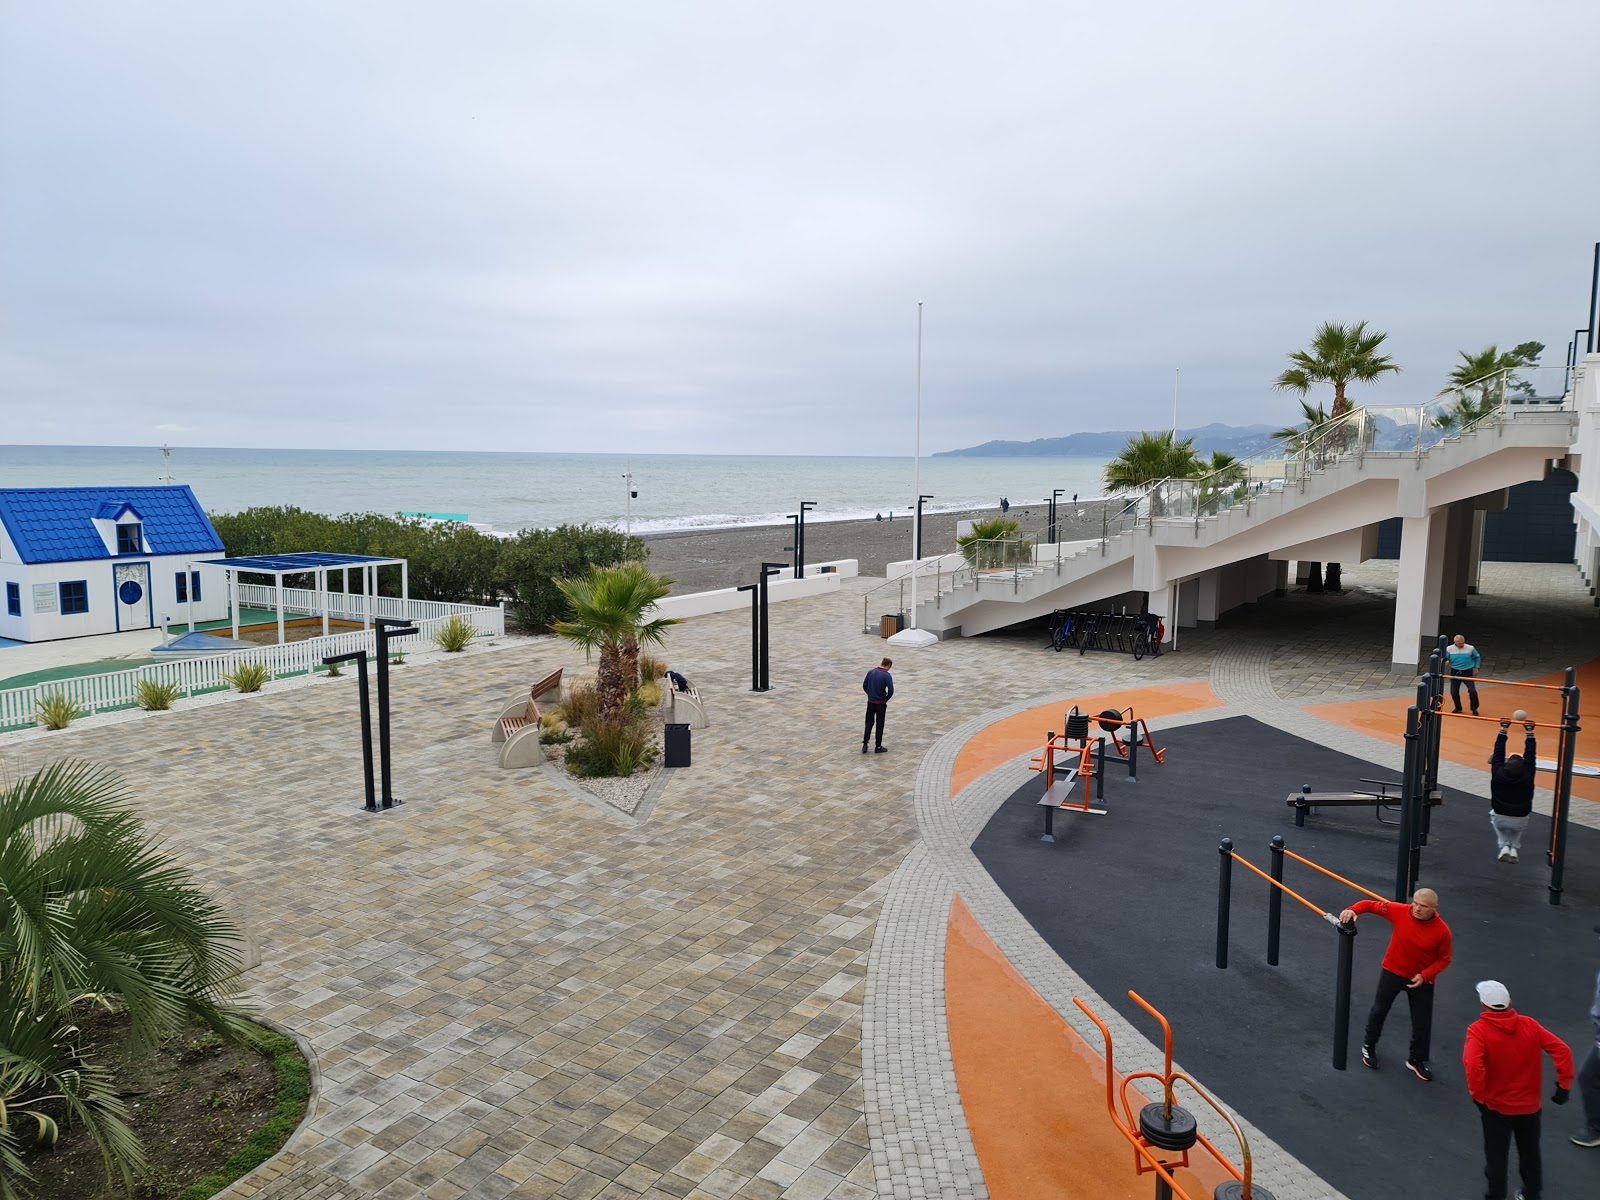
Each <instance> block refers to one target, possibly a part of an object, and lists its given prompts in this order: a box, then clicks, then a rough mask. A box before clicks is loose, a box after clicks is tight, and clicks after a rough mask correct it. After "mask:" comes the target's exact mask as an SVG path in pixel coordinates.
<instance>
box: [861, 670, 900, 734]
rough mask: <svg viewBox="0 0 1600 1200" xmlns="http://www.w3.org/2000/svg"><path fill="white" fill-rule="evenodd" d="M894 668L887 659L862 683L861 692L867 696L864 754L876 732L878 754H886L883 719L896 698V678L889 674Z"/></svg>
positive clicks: (869, 673)
mask: <svg viewBox="0 0 1600 1200" xmlns="http://www.w3.org/2000/svg"><path fill="white" fill-rule="evenodd" d="M892 666H894V663H892V662H890V661H889V660H888V659H887V658H886V659H884V660H883V663H882V665H880V666H876V667H873V668H872V670H870V671H868V672H867V677H866V678H865V679H863V680H862V681H861V690H862V691H863V692H865V693H866V694H867V727H866V729H865V730H864V731H863V732H862V734H861V753H863V754H865V753H866V752H867V743H868V742H869V741H871V740H872V736H873V733H874V731H876V733H877V741H878V751H877V752H878V753H879V754H882V753H884V748H883V718H884V714H885V713H887V712H888V710H889V701H890V700H892V699H893V698H894V676H893V675H891V674H889V668H890V667H892Z"/></svg>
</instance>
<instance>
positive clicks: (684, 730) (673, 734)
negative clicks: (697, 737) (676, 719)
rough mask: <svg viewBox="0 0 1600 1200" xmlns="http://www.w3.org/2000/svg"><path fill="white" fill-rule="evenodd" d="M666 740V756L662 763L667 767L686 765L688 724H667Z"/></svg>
mask: <svg viewBox="0 0 1600 1200" xmlns="http://www.w3.org/2000/svg"><path fill="white" fill-rule="evenodd" d="M666 742H667V746H666V754H667V756H666V760H665V761H664V762H663V763H662V765H663V766H667V767H687V766H688V765H689V726H688V725H668V726H667V732H666Z"/></svg>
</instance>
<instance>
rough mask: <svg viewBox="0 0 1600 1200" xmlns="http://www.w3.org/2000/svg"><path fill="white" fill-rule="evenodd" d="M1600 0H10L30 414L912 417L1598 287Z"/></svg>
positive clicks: (795, 442) (812, 441) (975, 430)
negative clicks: (920, 321)
mask: <svg viewBox="0 0 1600 1200" xmlns="http://www.w3.org/2000/svg"><path fill="white" fill-rule="evenodd" d="M1595 16H1596V10H1595V6H1594V4H1593V0H1581V2H1579V0H1574V2H1573V3H1538V2H1537V0H1535V2H1534V3H1528V4H1522V5H1517V6H1510V5H1507V4H1505V3H1503V2H1501V3H1495V4H1490V3H1470V2H1467V3H1463V2H1461V0H1454V2H1451V3H1448V4H1447V3H1443V2H1436V3H1395V2H1393V0H1389V2H1387V3H1360V2H1350V0H1345V2H1342V3H1339V4H1337V5H1327V4H1319V5H1312V4H1303V3H1292V2H1285V0H1271V2H1267V3H1258V4H1238V3H1226V2H1219V3H1213V4H1206V5H1200V4H1195V3H1193V2H1192V0H1189V2H1184V3H1166V2H1152V0H1146V2H1145V3H1141V4H1138V5H1111V4H1104V3H1095V4H1081V3H1078V4H1068V3H1060V2H1056V3H1048V2H1044V0H1040V2H1038V3H1031V4H1019V3H997V2H995V0H988V2H987V3H983V4H975V3H971V2H970V0H969V2H966V3H960V4H956V3H929V2H921V3H894V4H889V3H872V2H871V0H852V2H850V3H820V2H817V0H812V2H810V3H806V4H782V5H780V4H777V3H763V2H760V0H737V2H733V0H730V2H726V3H694V2H682V3H662V2H660V0H654V2H646V0H632V2H628V3H623V2H609V3H608V2H602V0H583V2H581V3H562V4H556V3H536V2H532V0H523V2H505V3H488V2H482V0H448V2H445V0H434V2H431V3H412V2H397V0H370V2H354V0H315V2H298V0H271V2H270V3H265V2H256V0H228V2H227V3H217V2H216V0H196V2H194V3H174V2H170V0H141V2H140V3H136V4H130V3H124V2H122V0H101V2H100V3H85V2H81V0H50V2H49V3H43V2H35V0H0V396H3V414H4V428H3V431H0V440H4V441H8V442H14V443H34V442H38V443H94V444H135V445H144V444H154V443H159V442H162V441H170V442H172V443H173V444H175V445H194V446H329V447H374V448H376V447H390V448H400V449H407V448H416V449H466V450H612V449H615V450H623V451H630V452H642V451H652V450H655V451H682V452H730V453H783V452H789V453H819V454H878V453H900V452H903V451H907V450H908V449H909V445H910V436H911V433H910V426H911V415H912V409H913V398H914V369H915V352H916V305H917V302H918V301H919V300H922V301H925V302H926V317H925V320H926V327H925V346H924V360H923V361H924V385H923V402H924V419H923V446H924V449H925V450H937V449H947V448H952V447H956V446H962V445H969V444H972V443H975V442H981V441H984V440H987V439H989V438H992V437H1004V438H1022V439H1027V438H1034V437H1043V436H1054V435H1060V434H1065V433H1070V432H1073V431H1075V430H1080V429H1106V428H1130V427H1148V428H1159V427H1162V426H1164V425H1166V424H1167V423H1168V422H1169V421H1170V419H1171V405H1172V384H1173V369H1174V368H1175V367H1180V368H1182V393H1181V405H1182V412H1181V421H1182V423H1183V424H1185V425H1190V424H1200V423H1202V422H1204V421H1209V420H1221V421H1227V422H1231V423H1247V422H1256V421H1268V422H1274V423H1279V424H1282V423H1287V421H1288V419H1289V418H1290V417H1291V416H1292V415H1293V414H1294V413H1295V411H1296V406H1295V404H1294V402H1293V400H1292V399H1290V398H1288V397H1285V396H1283V395H1281V394H1278V393H1275V392H1273V391H1272V389H1271V386H1270V384H1271V381H1272V379H1273V377H1274V376H1275V375H1276V374H1277V372H1278V371H1279V370H1281V369H1282V367H1283V366H1284V356H1285V354H1286V353H1287V352H1288V351H1289V350H1291V349H1295V348H1297V347H1299V346H1300V345H1302V344H1304V342H1305V341H1306V340H1307V339H1308V338H1309V336H1310V335H1311V333H1312V332H1313V330H1314V329H1315V327H1316V325H1317V324H1318V323H1319V322H1320V321H1322V320H1325V319H1329V318H1333V319H1339V320H1355V319H1361V318H1365V319H1367V320H1368V321H1370V322H1371V323H1372V324H1373V325H1375V326H1376V327H1377V328H1379V329H1384V330H1387V331H1388V332H1389V334H1390V345H1391V348H1392V353H1393V354H1394V355H1395V357H1396V358H1397V360H1398V361H1399V362H1400V363H1401V365H1402V366H1403V367H1404V368H1405V373H1404V374H1403V375H1401V376H1400V377H1398V378H1396V379H1393V380H1391V381H1388V382H1385V383H1383V384H1382V385H1379V386H1377V387H1374V388H1370V389H1366V390H1364V391H1361V392H1359V393H1357V399H1358V401H1360V400H1371V401H1372V402H1373V403H1382V402H1404V401H1411V400H1415V399H1421V398H1426V397H1429V396H1431V395H1433V393H1434V392H1436V391H1437V390H1438V388H1439V387H1440V385H1441V383H1442V378H1443V376H1444V375H1445V374H1446V373H1447V372H1448V370H1449V369H1450V367H1451V365H1452V363H1453V361H1454V359H1455V357H1456V353H1457V351H1459V350H1462V349H1478V348H1481V347H1482V346H1484V345H1486V344H1487V343H1489V342H1498V343H1500V344H1501V345H1502V346H1509V345H1511V344H1514V343H1516V342H1519V341H1523V340H1527V339H1537V340H1539V341H1543V342H1545V343H1547V344H1548V346H1549V349H1548V350H1547V352H1546V355H1545V360H1544V361H1545V362H1547V363H1551V362H1553V363H1555V364H1557V365H1560V364H1561V362H1562V361H1563V359H1564V356H1565V349H1566V344H1567V341H1568V339H1569V338H1571V336H1572V331H1573V329H1574V328H1575V327H1577V326H1580V325H1584V324H1586V322H1587V320H1588V304H1589V278H1590V263H1591V256H1592V253H1593V245H1594V242H1595V241H1596V239H1597V238H1600V209H1597V207H1596V197H1597V196H1600V156H1597V155H1596V154H1595V153H1594V146H1595V144H1596V138H1597V136H1600V135H1597V134H1596V133H1595V130H1596V128H1597V126H1596V121H1597V120H1600V83H1597V80H1600V61H1597V58H1596V50H1595V47H1596V40H1595Z"/></svg>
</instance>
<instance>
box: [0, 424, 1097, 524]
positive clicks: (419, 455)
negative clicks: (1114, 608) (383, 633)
mask: <svg viewBox="0 0 1600 1200" xmlns="http://www.w3.org/2000/svg"><path fill="white" fill-rule="evenodd" d="M170 469H171V473H172V479H173V481H174V482H176V483H186V484H188V485H190V486H191V487H192V488H194V492H195V495H196V496H198V497H199V499H200V503H201V504H203V505H204V506H205V508H206V510H207V511H208V512H213V513H228V512H237V511H239V510H240V509H244V508H250V507H252V506H256V505H278V504H285V505H295V506H296V507H299V508H304V509H308V510H310V511H312V512H322V513H347V512H380V513H398V512H424V513H450V514H458V515H464V516H466V517H467V518H468V519H470V520H472V521H475V522H484V523H486V524H488V525H489V526H491V527H492V528H494V529H497V530H510V531H514V530H518V529H525V528H548V527H551V526H554V525H560V524H564V523H569V522H570V523H576V522H583V521H588V522H595V523H604V524H612V525H616V526H618V527H621V526H623V525H625V524H627V523H628V522H629V521H630V519H631V523H632V529H633V531H634V532H635V533H653V532H663V531H668V530H682V529H715V528H723V527H728V526H735V525H778V524H783V523H784V522H785V521H786V520H787V519H788V517H787V514H789V513H793V512H797V511H798V505H799V503H800V502H801V501H802V500H814V501H816V508H815V509H814V510H812V511H811V512H809V513H808V515H807V517H806V519H807V521H842V520H854V519H860V518H863V517H865V518H869V519H870V518H871V517H873V516H874V515H877V514H881V515H883V516H884V517H886V518H887V517H888V515H889V513H890V512H891V511H893V512H894V513H895V514H896V515H897V516H901V517H903V516H905V514H906V513H907V512H908V511H909V510H910V509H911V508H912V507H914V506H915V504H916V486H915V485H914V484H913V482H912V463H911V459H910V457H909V456H908V457H905V458H857V457H820V456H780V455H723V454H635V455H621V454H511V453H491V452H464V451H402V450H230V449H214V448H201V447H194V448H189V447H183V448H177V447H175V448H174V449H173V451H172V459H171V467H170ZM1104 471H1105V461H1104V460H1103V459H1093V458H968V457H940V458H926V459H923V460H922V491H923V493H924V494H927V495H931V496H932V497H933V499H932V500H930V501H929V502H928V503H927V505H926V506H925V508H924V511H927V512H949V511H953V510H957V509H966V508H982V507H993V506H996V505H998V504H999V503H1000V499H1001V497H1002V496H1004V497H1006V498H1007V499H1009V500H1010V502H1011V503H1012V504H1013V505H1017V506H1019V507H1027V506H1028V505H1037V504H1040V503H1042V500H1043V498H1045V497H1048V496H1049V495H1050V492H1051V491H1052V489H1054V488H1060V489H1062V492H1063V493H1064V494H1063V497H1062V499H1063V500H1068V499H1070V498H1071V497H1072V496H1073V495H1074V494H1077V495H1078V496H1079V498H1081V499H1088V498H1090V497H1093V496H1098V495H1100V494H1101V493H1102V491H1103V487H1104V485H1103V482H1102V476H1103V474H1104ZM165 472H166V468H165V467H164V466H163V462H162V456H161V451H160V449H159V448H151V447H123V446H0V487H7V488H14V487H114V486H132V485H150V484H155V483H159V482H163V481H164V475H165ZM630 472H631V474H632V490H633V491H635V492H637V493H638V494H637V496H636V497H633V498H629V496H628V491H629V488H628V484H627V481H626V479H625V476H627V475H628V474H629V473H630Z"/></svg>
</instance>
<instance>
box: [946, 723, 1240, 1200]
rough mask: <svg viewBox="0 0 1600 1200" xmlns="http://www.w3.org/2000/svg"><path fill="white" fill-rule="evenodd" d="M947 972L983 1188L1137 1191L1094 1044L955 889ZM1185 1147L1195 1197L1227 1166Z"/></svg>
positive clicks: (1117, 1195)
mask: <svg viewBox="0 0 1600 1200" xmlns="http://www.w3.org/2000/svg"><path fill="white" fill-rule="evenodd" d="M1057 707H1058V706H1054V705H1052V706H1051V708H1052V711H1055V710H1056V709H1057ZM1040 740H1041V741H1042V740H1043V737H1042V734H1041V738H1040ZM1158 740H1159V739H1158ZM944 972H945V981H944V987H945V1012H946V1020H947V1021H948V1023H949V1030H950V1053H951V1059H952V1062H953V1066H954V1068H955V1075H956V1084H957V1086H958V1087H959V1088H960V1092H961V1108H962V1111H963V1113H964V1114H965V1115H966V1119H967V1126H968V1128H969V1129H970V1130H971V1131H972V1143H973V1147H974V1149H976V1151H977V1153H978V1161H979V1162H980V1163H981V1164H982V1166H983V1178H984V1182H985V1183H987V1184H988V1186H989V1194H990V1196H992V1197H994V1200H1074V1198H1080V1197H1081V1200H1091V1198H1092V1200H1145V1198H1147V1197H1148V1196H1149V1195H1150V1194H1151V1193H1152V1192H1153V1191H1154V1190H1155V1177H1154V1176H1153V1175H1149V1174H1146V1175H1138V1174H1136V1173H1135V1171H1134V1152H1133V1148H1132V1146H1130V1145H1129V1143H1128V1141H1127V1140H1126V1139H1125V1138H1124V1137H1123V1136H1122V1134H1120V1133H1118V1132H1117V1129H1116V1127H1115V1126H1114V1125H1112V1123H1111V1117H1110V1114H1109V1113H1108V1112H1107V1111H1106V1077H1105V1059H1104V1057H1103V1055H1102V1053H1101V1050H1100V1047H1098V1046H1091V1045H1090V1044H1089V1043H1088V1042H1086V1041H1085V1040H1084V1039H1083V1038H1082V1037H1080V1036H1079V1034H1078V1032H1077V1031H1076V1030H1075V1029H1073V1028H1072V1026H1070V1025H1068V1024H1067V1022H1066V1021H1064V1020H1063V1019H1062V1018H1061V1015H1060V1014H1059V1013H1057V1012H1056V1011H1055V1010H1054V1009H1053V1008H1051V1007H1050V1006H1049V1005H1048V1004H1046V1003H1045V1002H1044V999H1043V997H1041V996H1040V995H1039V993H1038V992H1036V991H1034V990H1033V988H1032V987H1030V986H1029V985H1028V983H1027V981H1026V980H1025V979H1023V978H1022V976H1021V975H1020V974H1019V973H1018V972H1017V970H1016V968H1015V967H1013V966H1012V965H1011V963H1010V962H1009V961H1007V959H1006V956H1005V955H1004V954H1003V953H1002V952H1001V950H1000V948H999V947H998V946H996V945H995V944H994V942H993V941H991V940H990V938H989V935H988V934H986V933H985V932H984V931H983V927H982V926H981V925H979V924H978V920H977V918H976V917H974V916H973V915H972V913H971V911H970V910H969V909H968V908H967V906H966V905H965V904H963V903H962V902H961V899H960V897H957V898H956V899H955V900H954V901H952V902H951V905H950V920H949V926H948V930H947V933H946V940H945V968H944ZM1097 1015H1100V1016H1101V1017H1102V1019H1103V1018H1104V1016H1106V1015H1107V1014H1105V1013H1099V1014H1097ZM1152 1024H1153V1022H1152ZM1157 1036H1159V1034H1158V1035H1157ZM1116 1083H1117V1085H1118V1086H1120V1084H1121V1076H1120V1075H1119V1076H1117V1078H1116ZM1132 1102H1133V1103H1134V1104H1135V1105H1138V1104H1139V1103H1141V1100H1140V1099H1139V1097H1138V1096H1133V1097H1132ZM1181 1102H1182V1101H1181V1100H1180V1103H1181ZM1219 1148H1220V1149H1222V1150H1223V1151H1224V1152H1226V1151H1227V1147H1225V1146H1224V1147H1219ZM1190 1159H1191V1164H1192V1166H1191V1169H1189V1170H1180V1171H1178V1172H1177V1173H1176V1178H1177V1180H1178V1186H1179V1187H1180V1188H1182V1189H1183V1191H1185V1192H1186V1193H1188V1195H1189V1196H1190V1197H1192V1198H1194V1200H1200V1198H1202V1197H1209V1196H1211V1195H1212V1193H1213V1192H1214V1191H1215V1189H1216V1186H1217V1185H1218V1184H1220V1183H1223V1182H1225V1181H1227V1180H1228V1179H1230V1178H1232V1177H1231V1176H1230V1175H1227V1174H1225V1173H1224V1172H1223V1169H1222V1168H1221V1167H1220V1166H1218V1165H1217V1163H1216V1162H1215V1161H1213V1160H1212V1159H1211V1158H1210V1156H1209V1155H1208V1154H1206V1152H1205V1151H1204V1150H1197V1151H1191V1153H1190Z"/></svg>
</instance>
